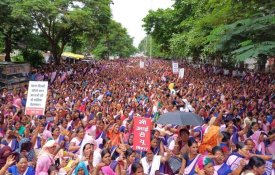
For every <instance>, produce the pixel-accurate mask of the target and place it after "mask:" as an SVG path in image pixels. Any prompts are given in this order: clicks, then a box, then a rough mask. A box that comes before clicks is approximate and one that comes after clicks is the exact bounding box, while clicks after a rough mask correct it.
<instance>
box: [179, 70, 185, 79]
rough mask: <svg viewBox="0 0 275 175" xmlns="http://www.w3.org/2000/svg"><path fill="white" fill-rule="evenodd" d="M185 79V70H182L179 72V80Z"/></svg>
mask: <svg viewBox="0 0 275 175" xmlns="http://www.w3.org/2000/svg"><path fill="white" fill-rule="evenodd" d="M183 77H184V68H181V69H180V72H179V78H183Z"/></svg>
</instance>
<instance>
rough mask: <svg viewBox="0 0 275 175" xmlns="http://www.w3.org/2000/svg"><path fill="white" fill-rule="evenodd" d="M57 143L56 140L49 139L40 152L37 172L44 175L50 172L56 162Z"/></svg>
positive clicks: (38, 174)
mask: <svg viewBox="0 0 275 175" xmlns="http://www.w3.org/2000/svg"><path fill="white" fill-rule="evenodd" d="M56 149H57V145H56V143H55V141H54V140H50V141H48V142H47V143H46V144H45V145H44V146H43V147H42V150H41V152H40V153H39V159H38V161H37V164H36V171H35V174H37V175H42V174H45V173H48V170H49V168H50V166H51V165H53V164H54V154H55V153H56Z"/></svg>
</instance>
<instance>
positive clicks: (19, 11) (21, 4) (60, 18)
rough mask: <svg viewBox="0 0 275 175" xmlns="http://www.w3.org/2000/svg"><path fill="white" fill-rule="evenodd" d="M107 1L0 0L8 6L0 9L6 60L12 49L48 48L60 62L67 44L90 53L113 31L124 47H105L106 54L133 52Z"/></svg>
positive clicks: (1, 33) (1, 3)
mask: <svg viewBox="0 0 275 175" xmlns="http://www.w3.org/2000/svg"><path fill="white" fill-rule="evenodd" d="M110 3H111V0H101V1H96V0H81V1H74V0H55V1H52V0H24V1H20V0H3V1H1V2H0V8H1V9H7V10H4V11H3V10H2V11H1V12H0V21H1V24H0V36H3V37H1V38H3V42H1V44H0V46H1V45H4V52H5V53H6V60H7V61H9V60H10V53H11V51H12V49H22V50H26V49H31V50H38V49H39V50H43V51H46V50H50V51H51V52H52V54H53V56H54V58H55V60H56V62H57V63H59V62H60V57H61V54H62V52H63V51H64V48H65V47H66V46H69V47H70V48H71V49H72V51H73V52H76V53H81V54H82V53H88V54H89V53H92V52H93V51H94V50H97V47H100V45H102V40H106V41H105V43H111V42H113V41H112V39H113V38H111V37H109V35H111V34H112V33H119V35H120V36H119V37H117V38H116V42H117V43H118V42H119V44H120V46H121V45H124V47H118V48H116V49H108V55H119V56H129V55H131V54H133V52H134V49H133V45H132V39H131V38H130V37H129V35H128V34H127V31H126V30H124V29H122V27H121V26H120V24H117V25H118V26H119V27H114V23H115V22H113V21H112V20H111V16H112V15H111V9H110ZM109 38H110V40H109ZM0 41H1V40H0ZM2 43H3V44H2ZM125 47H126V48H125ZM95 52H97V51H95ZM100 56H104V57H106V55H105V54H100Z"/></svg>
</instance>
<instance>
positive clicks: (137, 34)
mask: <svg viewBox="0 0 275 175" xmlns="http://www.w3.org/2000/svg"><path fill="white" fill-rule="evenodd" d="M113 2H114V5H112V6H111V8H112V13H113V19H114V20H115V21H117V22H120V23H121V24H122V26H123V27H125V28H126V29H127V30H128V34H129V35H130V36H131V37H134V45H135V46H136V47H137V46H138V44H139V42H140V41H141V40H142V39H143V38H144V37H145V32H144V30H143V28H142V24H143V22H142V19H143V18H144V17H145V16H146V15H147V14H148V11H149V10H150V9H152V10H156V9H158V8H163V9H165V8H168V7H171V6H172V4H173V1H172V0H113Z"/></svg>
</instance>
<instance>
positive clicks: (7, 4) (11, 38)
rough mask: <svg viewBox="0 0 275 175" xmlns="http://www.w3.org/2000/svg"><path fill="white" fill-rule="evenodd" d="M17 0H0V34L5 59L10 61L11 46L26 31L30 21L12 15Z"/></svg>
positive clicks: (28, 28)
mask: <svg viewBox="0 0 275 175" xmlns="http://www.w3.org/2000/svg"><path fill="white" fill-rule="evenodd" d="M18 1H19V0H2V1H0V9H2V10H0V21H1V22H0V34H1V38H2V40H3V45H4V53H5V54H6V56H5V61H11V57H10V53H11V52H12V48H13V47H14V46H16V45H17V44H18V42H19V41H20V40H21V37H22V36H23V35H25V34H26V33H28V31H29V30H30V27H31V22H29V21H25V20H22V19H20V18H18V17H16V16H13V15H12V13H13V11H14V4H15V3H17V2H18Z"/></svg>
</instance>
